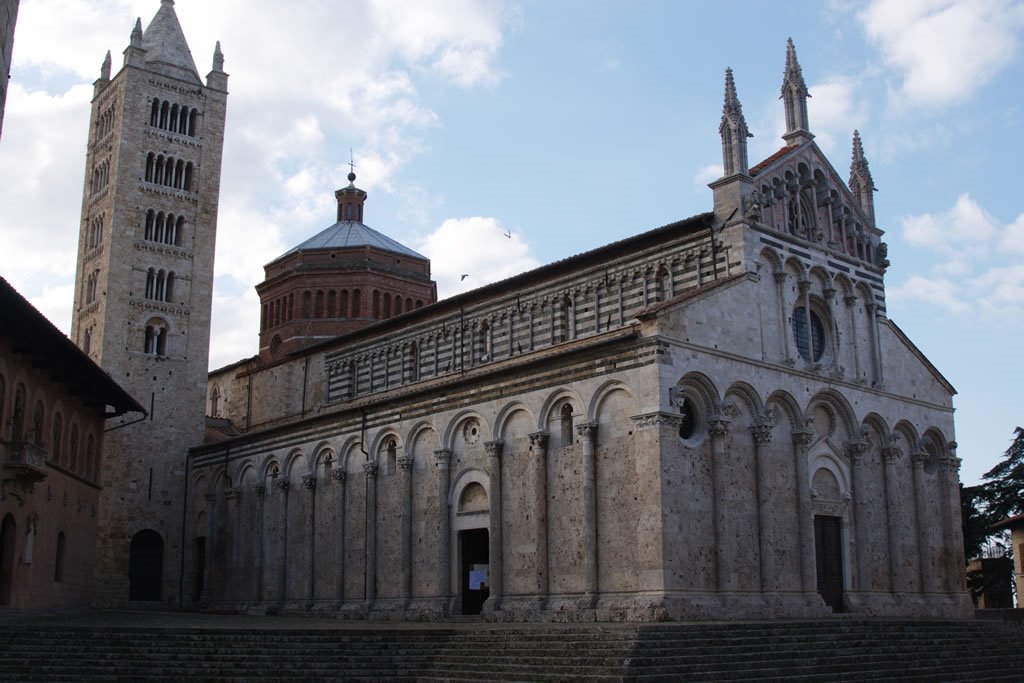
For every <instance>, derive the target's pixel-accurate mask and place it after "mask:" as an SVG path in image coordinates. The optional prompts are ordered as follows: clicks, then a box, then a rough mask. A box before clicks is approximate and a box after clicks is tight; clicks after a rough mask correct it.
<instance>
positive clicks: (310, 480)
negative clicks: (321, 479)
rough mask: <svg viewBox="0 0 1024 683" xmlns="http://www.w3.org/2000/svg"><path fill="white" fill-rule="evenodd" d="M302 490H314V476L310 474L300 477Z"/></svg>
mask: <svg viewBox="0 0 1024 683" xmlns="http://www.w3.org/2000/svg"><path fill="white" fill-rule="evenodd" d="M302 488H304V489H306V490H307V491H310V492H312V491H314V490H316V476H315V475H312V474H304V475H302Z"/></svg>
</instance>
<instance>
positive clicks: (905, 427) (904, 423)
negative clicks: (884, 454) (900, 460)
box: [892, 420, 920, 453]
mask: <svg viewBox="0 0 1024 683" xmlns="http://www.w3.org/2000/svg"><path fill="white" fill-rule="evenodd" d="M892 431H893V435H897V434H898V435H899V437H900V439H901V440H902V441H903V443H902V444H900V450H902V451H903V452H904V453H913V452H914V448H915V447H916V445H917V442H918V440H919V438H920V437H919V436H918V434H917V429H916V428H915V427H914V425H912V424H911V423H910V422H909V421H908V420H900V421H899V422H897V423H896V426H895V427H893V430H892Z"/></svg>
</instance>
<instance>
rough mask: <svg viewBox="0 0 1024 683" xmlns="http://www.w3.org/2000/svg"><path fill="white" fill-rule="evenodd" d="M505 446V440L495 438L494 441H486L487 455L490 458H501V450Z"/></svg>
mask: <svg viewBox="0 0 1024 683" xmlns="http://www.w3.org/2000/svg"><path fill="white" fill-rule="evenodd" d="M504 448H505V442H504V441H502V440H501V439H495V440H494V441H485V442H484V450H486V451H487V457H489V458H500V457H501V452H502V450H503V449H504Z"/></svg>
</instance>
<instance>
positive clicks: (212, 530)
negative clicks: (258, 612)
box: [199, 493, 217, 603]
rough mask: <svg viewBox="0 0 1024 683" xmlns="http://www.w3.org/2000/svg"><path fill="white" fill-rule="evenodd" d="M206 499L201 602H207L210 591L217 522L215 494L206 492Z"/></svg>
mask: <svg viewBox="0 0 1024 683" xmlns="http://www.w3.org/2000/svg"><path fill="white" fill-rule="evenodd" d="M204 499H205V500H206V557H205V558H204V563H203V564H204V567H203V573H204V574H205V575H206V581H205V582H203V592H202V593H201V594H200V596H199V599H200V600H201V601H202V602H203V603H209V601H210V596H211V594H212V592H211V591H210V588H211V586H210V584H211V583H212V582H213V553H214V549H215V548H216V547H217V546H216V540H217V539H216V538H214V536H215V534H216V532H217V524H216V520H215V519H214V514H215V513H216V512H217V510H216V503H217V495H216V494H214V493H207V494H206V495H205V496H204Z"/></svg>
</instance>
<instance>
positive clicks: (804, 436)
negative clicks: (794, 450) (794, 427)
mask: <svg viewBox="0 0 1024 683" xmlns="http://www.w3.org/2000/svg"><path fill="white" fill-rule="evenodd" d="M813 438H814V432H812V431H811V430H809V429H801V430H799V431H796V432H793V445H794V446H796V447H798V448H807V447H808V446H810V445H811V440H812V439H813Z"/></svg>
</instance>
